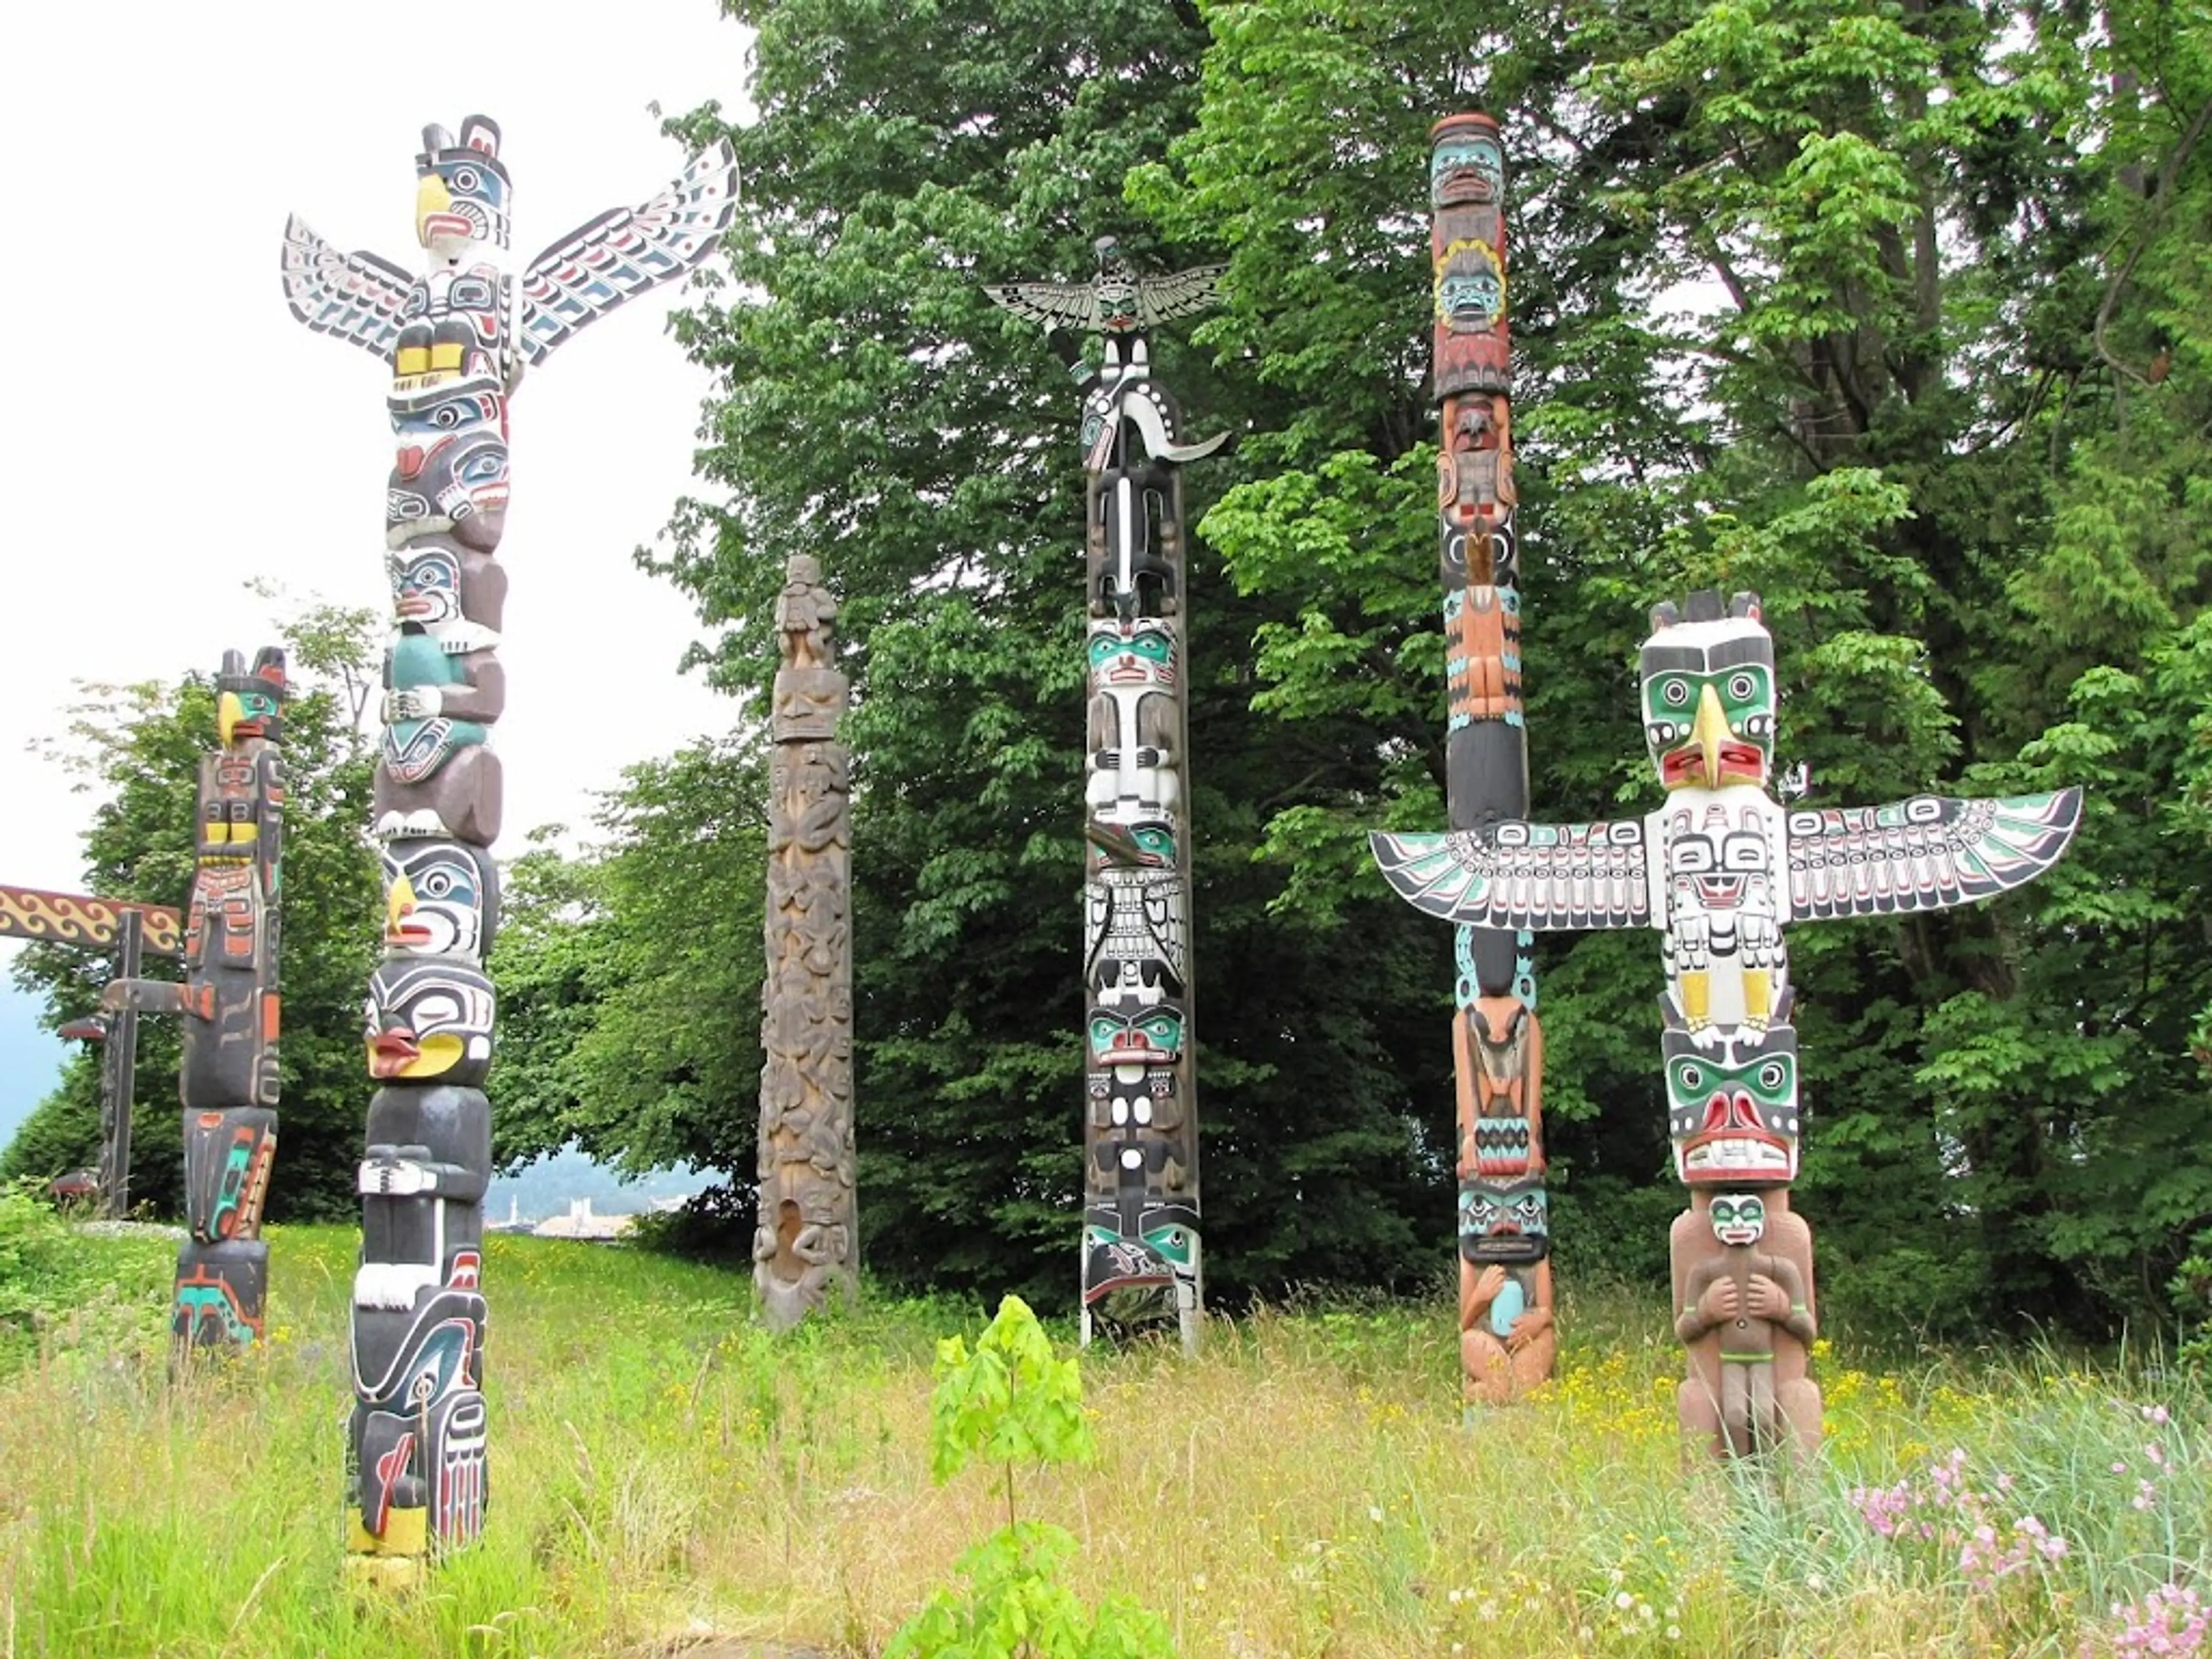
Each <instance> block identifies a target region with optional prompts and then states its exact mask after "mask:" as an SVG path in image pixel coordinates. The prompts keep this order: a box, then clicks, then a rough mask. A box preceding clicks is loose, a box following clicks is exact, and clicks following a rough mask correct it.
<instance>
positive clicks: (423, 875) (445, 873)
mask: <svg viewBox="0 0 2212 1659" xmlns="http://www.w3.org/2000/svg"><path fill="white" fill-rule="evenodd" d="M379 856H380V858H381V860H382V861H383V865H384V948H385V949H386V951H390V952H391V953H392V954H393V955H394V956H409V957H466V958H467V959H468V960H470V961H471V962H478V961H481V960H483V955H484V953H485V952H486V951H489V950H490V949H491V945H492V939H493V937H494V935H495V933H497V932H498V929H499V866H497V865H495V864H494V863H493V862H492V859H491V854H489V853H488V852H485V851H484V850H483V849H482V848H476V847H471V846H470V845H469V844H468V843H467V842H459V841H443V840H428V839H423V840H400V841H388V842H385V843H384V845H383V848H381V850H380V854H379Z"/></svg>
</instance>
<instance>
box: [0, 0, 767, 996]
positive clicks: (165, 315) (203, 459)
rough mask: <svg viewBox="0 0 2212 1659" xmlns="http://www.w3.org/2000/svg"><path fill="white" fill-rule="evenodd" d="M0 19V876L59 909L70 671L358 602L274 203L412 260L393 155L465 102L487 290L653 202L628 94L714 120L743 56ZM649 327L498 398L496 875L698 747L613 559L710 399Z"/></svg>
mask: <svg viewBox="0 0 2212 1659" xmlns="http://www.w3.org/2000/svg"><path fill="white" fill-rule="evenodd" d="M0 31H4V32H0V135H3V136H4V138H5V141H6V148H7V149H8V151H9V153H10V154H12V155H15V157H16V162H15V167H16V170H17V177H18V179H19V183H20V185H21V188H20V189H19V190H18V191H17V193H16V196H15V200H16V206H15V210H12V211H11V212H10V213H9V214H8V215H7V216H6V220H5V226H6V228H5V230H4V231H3V232H0V235H4V237H5V238H6V243H7V246H6V247H5V250H4V252H5V256H6V257H5V260H4V269H5V270H6V271H7V272H8V288H7V298H8V308H9V312H10V313H11V315H10V319H9V323H10V326H9V353H8V355H9V362H10V363H11V365H12V373H11V384H12V385H13V386H14V387H15V392H14V395H13V396H12V397H11V398H10V399H9V404H10V407H11V409H12V410H13V413H12V415H11V416H9V417H8V421H7V434H6V441H5V444H4V447H0V480H4V483H5V492H6V496H7V499H8V502H9V529H8V534H9V550H8V552H7V554H6V556H5V564H6V568H7V577H8V580H7V589H6V591H7V592H8V596H9V600H10V602H11V603H10V605H9V609H10V611H11V612H12V615H13V618H14V622H13V625H12V626H11V627H10V628H9V630H8V632H9V649H8V650H7V651H6V652H5V653H0V802H4V803H5V809H6V810H5V811H4V814H0V823H5V824H6V826H7V827H6V829H5V830H4V831H0V881H6V882H11V883H17V884H26V885H32V886H43V887H57V888H62V889H65V890H71V891H75V890H79V888H80V887H81V884H82V880H81V878H82V866H81V864H80V861H79V856H78V841H77V838H78V835H79V833H80V831H81V830H82V827H83V823H84V818H85V814H86V811H87V803H86V802H85V800H84V799H83V798H82V797H81V796H77V795H73V794H71V793H70V790H69V780H68V778H67V777H66V776H65V775H64V774H63V773H61V772H60V771H59V770H58V769H57V768H55V767H54V766H52V764H50V763H47V762H46V761H43V760H41V759H40V758H38V757H35V756H33V754H31V753H29V752H27V744H28V743H29V742H30V741H31V740H33V738H37V737H39V736H40V735H42V734H46V733H49V732H54V731H57V730H58V726H59V724H60V722H61V720H62V718H63V716H62V714H61V711H62V709H63V708H64V707H65V706H66V705H67V704H68V703H69V702H70V701H71V698H72V684H71V682H72V681H73V680H76V679H90V680H110V681H119V680H137V679H145V678H167V677H170V676H173V675H175V674H177V673H179V671H183V670H185V669H186V668H191V667H197V668H207V669H211V668H212V667H213V666H214V665H215V664H216V661H217V660H218V659H219V658H220V656H221V654H222V650H223V648H224V647H226V646H235V647H240V648H242V649H246V650H248V651H251V649H252V647H254V646H256V645H258V644H260V643H264V641H266V639H267V638H268V637H269V630H268V625H267V623H268V617H267V614H266V611H267V608H266V607H264V605H262V604H261V603H260V602H259V601H258V600H255V599H252V597H251V596H250V595H247V594H246V593H244V592H242V591H241V589H240V583H242V582H243V581H245V580H246V579H248V578H250V577H254V576H265V577H270V578H273V579H275V580H278V581H281V582H282V583H283V584H284V585H285V586H286V587H287V588H288V589H289V590H290V591H291V592H294V593H295V594H297V595H300V596H302V597H305V596H310V595H319V596H321V597H324V598H327V599H331V600H333V601H337V602H340V603H344V604H351V605H376V606H379V607H388V605H389V603H390V596H389V592H388V590H387V589H386V586H385V584H384V577H383V569H382V541H383V534H382V532H383V495H384V483H385V475H386V471H387V470H388V468H389V467H390V465H391V460H392V435H391V429H390V427H389V425H388V424H387V422H386V417H385V412H384V402H383V392H384V381H385V378H386V371H384V370H383V369H381V368H380V366H379V365H378V364H377V362H376V361H375V360H374V358H372V357H370V356H368V354H367V353H365V352H363V351H362V350H360V349H358V348H356V347H353V346H349V345H344V344H341V343H338V342H337V341H335V340H331V339H329V338H327V337H323V336H320V335H315V334H310V333H309V332H308V331H307V330H306V329H304V328H302V327H301V326H300V325H298V324H297V323H295V322H294V321H293V319H292V317H291V315H290V313H289V312H288V311H287V310H286V309H285V307H284V301H283V295H282V293H281V290H280V288H279V284H278V280H277V271H278V254H279V249H280V247H281V246H282V240H283V228H284V218H285V215H286V214H287V213H288V212H290V211H294V210H296V211H298V212H299V213H300V214H301V216H304V217H305V218H306V219H307V222H309V223H310V224H312V225H313V227H314V228H316V229H317V230H318V231H319V232H320V233H321V234H323V235H324V236H325V238H327V239H328V240H330V241H331V242H332V243H333V244H334V245H336V246H339V247H345V248H354V247H360V248H368V249H369V250H371V251H373V252H378V253H380V254H382V255H383V256H384V257H385V258H388V259H390V260H392V262H393V263H395V264H399V265H401V266H402V267H403V268H404V269H407V270H415V269H416V268H417V265H418V262H419V258H420V250H419V249H418V248H417V247H416V245H415V240H414V235H413V228H412V227H413V202H414V177H415V169H414V157H415V154H416V150H417V149H419V148H420V141H421V130H422V126H423V125H425V124H426V123H428V122H432V121H438V122H443V123H444V124H445V125H447V126H449V127H456V128H457V127H458V126H459V123H460V119H461V118H462V117H463V116H464V115H466V114H468V113H470V112H477V111H481V112H483V113H485V114H488V115H489V116H491V117H492V118H494V119H495V120H496V121H498V122H499V123H500V125H501V129H502V131H503V134H504V139H503V143H502V144H501V159H502V160H503V161H506V162H507V168H508V171H509V173H511V175H512V176H513V180H514V212H513V223H514V248H513V269H515V270H520V268H521V266H522V264H524V263H526V261H527V260H528V258H529V257H530V256H531V255H532V254H533V253H535V252H537V251H538V249H539V248H540V247H543V246H545V245H546V244H547V243H550V242H551V241H552V240H555V239H556V237H558V236H560V235H561V234H562V233H564V232H566V231H568V230H570V229H572V228H574V227H575V226H577V225H578V224H580V223H581V222H583V221H585V220H586V219H588V218H591V217H592V216H594V215H595V214H597V213H599V211H600V210H603V209H605V208H609V207H613V206H617V205H620V204H630V203H635V202H639V201H642V200H643V199H645V197H647V196H649V195H651V194H652V193H653V191H656V190H657V189H659V187H660V186H661V185H663V184H665V182H666V181H667V180H668V179H671V178H672V177H673V176H675V174H676V173H677V172H678V170H679V169H680V167H681V166H682V163H683V155H682V152H681V150H680V149H679V147H678V145H677V144H676V143H674V142H673V141H672V140H670V139H666V138H663V137H660V135H659V121H658V120H657V119H656V118H654V117H653V114H652V113H651V112H650V111H649V109H648V108H647V106H648V105H649V104H651V103H653V101H655V100H658V101H659V104H660V105H661V106H662V107H663V108H664V109H665V110H666V111H668V112H671V113H676V112H681V111H684V110H686V109H689V108H691V107H692V106H695V105H696V104H698V103H701V102H702V101H704V100H707V99H708V98H717V99H719V100H720V101H721V103H722V105H723V107H724V108H725V109H726V110H732V111H734V110H736V109H737V108H738V107H739V106H740V103H741V99H740V92H741V87H742V82H743V76H744V67H745V57H746V47H747V46H748V44H749V40H750V37H749V35H748V33H747V32H746V31H744V29H741V28H740V27H738V25H736V24H735V23H732V22H728V21H724V20H723V19H722V18H721V17H720V15H719V13H718V10H717V9H716V7H715V5H714V3H713V0H624V3H623V4H621V5H619V6H610V5H606V4H604V3H600V4H592V5H585V4H581V3H578V0H444V3H441V4H440V5H438V6H435V7H432V8H426V9H419V10H416V11H414V12H404V11H401V12H388V13H379V12H374V11H371V12H362V11H358V10H355V9H351V8H347V7H337V6H326V5H315V4H301V3H299V0H286V3H281V4H280V3H275V0H220V3H217V4H214V5H203V6H179V5H174V4H170V3H155V0H116V3H107V4H101V5H57V6H25V7H16V8H12V9H10V10H9V15H8V21H7V22H6V23H5V24H4V26H0ZM671 303H674V301H673V298H672V296H670V295H668V292H667V290H662V291H660V292H658V293H656V294H654V295H648V296H647V297H646V298H644V299H641V300H639V301H633V302H632V303H631V304H630V305H629V306H628V307H624V308H623V310H621V311H619V312H617V313H615V314H614V315H613V316H611V317H608V318H605V319H601V320H600V321H599V322H598V323H596V324H594V325H592V327H591V328H590V329H589V330H587V331H586V332H585V333H584V334H583V335H582V336H581V337H579V338H577V339H575V340H574V341H572V342H570V343H568V344H567V345H564V346H563V347H562V349H561V350H560V351H559V352H558V353H556V355H555V356H553V357H552V359H551V360H550V362H547V363H545V364H544V365H543V366H542V367H541V368H538V369H537V370H534V371H533V372H532V374H531V375H530V376H529V378H528V380H526V382H525V384H524V385H523V386H522V387H521V389H520V391H519V392H517V394H516V397H515V400H514V405H513V507H512V509H511V511H510V513H509V515H508V521H507V534H506V538H505V539H504V540H503V542H502V543H501V548H500V556H501V560H502V562H504V563H505V564H506V566H507V571H508V573H509V575H510V577H511V579H512V586H511V589H510V593H509V598H508V600H507V617H506V641H505V644H504V646H503V647H502V650H501V657H502V659H503V660H504V662H505V663H506V665H507V684H508V702H507V715H506V717H505V718H504V719H503V720H501V721H500V723H499V726H498V728H497V735H496V738H495V742H496V744H497V746H498V748H499V749H500V750H501V753H502V754H503V756H504V757H505V760H506V774H507V819H506V823H507V827H506V830H505V833H504V834H503V836H502V837H501V842H500V845H499V848H498V850H499V851H500V852H501V854H506V855H510V856H511V855H512V854H514V853H516V852H518V851H520V848H521V847H522V845H523V836H524V833H525V832H526V830H528V829H530V828H531V827H532V825H535V824H538V823H545V822H549V821H554V820H560V821H565V822H568V823H572V824H580V823H582V822H583V820H584V818H585V816H586V812H587V811H588V810H589V800H588V793H589V792H590V791H591V790H592V789H593V788H599V787H607V786H609V785H611V784H612V783H614V782H615V781H617V774H618V772H619V771H620V769H621V768H622V767H623V765H624V764H625V763H629V762H631V761H635V760H638V759H641V758H643V757H647V756H650V755H655V754H660V753H665V752H666V751H667V750H671V749H673V748H675V747H677V746H678V745H679V744H682V743H684V741H686V740H687V739H689V738H692V737H694V736H696V735H698V734H700V733H702V732H720V731H721V730H723V729H725V728H726V726H728V725H729V724H730V720H731V705H729V704H728V703H727V702H725V701H724V700H723V699H720V698H718V697H715V696H712V695H711V694H709V693H708V691H707V690H706V689H705V688H704V686H703V685H702V684H699V683H698V681H697V679H696V677H680V676H678V674H677V672H676V671H675V665H676V661H677V659H678V656H679V654H680V653H682V651H683V648H684V645H685V643H686V642H687V641H689V640H690V639H691V638H692V637H693V635H694V632H695V627H694V622H693V618H692V617H691V614H690V606H689V604H688V602H687V601H686V600H684V599H683V598H682V597H681V596H680V595H678V593H677V592H676V591H675V590H674V589H673V588H671V587H669V586H666V585H665V583H662V582H659V581H657V580H653V578H650V577H647V576H646V575H645V574H642V573H641V572H639V571H638V570H636V569H635V568H633V567H632V565H631V563H630V558H629V556H630V550H631V549H632V548H633V547H635V545H637V544H639V543H641V542H650V541H652V540H653V538H655V537H656V536H657V534H658V533H659V529H660V526H661V525H662V524H663V523H664V522H665V520H666V518H667V515H668V510H669V507H671V504H672V503H673V502H674V501H675V500H676V498H677V497H678V495H681V494H684V492H685V491H686V490H687V489H690V488H691V479H690V466H691V455H692V452H693V450H694V448H695V447H696V436H695V435H696V428H697V426H698V422H699V404H700V400H701V398H702V397H703V396H704V395H705V393H706V391H707V389H708V382H707V377H706V376H705V374H703V373H702V372H700V371H698V370H696V369H694V368H692V367H691V366H690V364H688V363H687V362H684V359H683V357H682V355H681V354H680V353H679V352H678V349H676V347H675V345H674V343H672V342H671V340H669V339H668V338H667V337H665V334H664V333H663V331H662V319H663V318H664V317H665V313H666V312H667V310H668V308H669V307H670V305H671ZM584 664H588V665H590V667H589V672H588V674H587V673H586V672H585V671H582V670H581V667H580V665H584ZM371 921H372V919H370V918H366V917H364V918H363V922H362V925H363V926H364V927H368V926H369V925H371ZM4 960H5V957H4V956H0V965H4Z"/></svg>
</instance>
